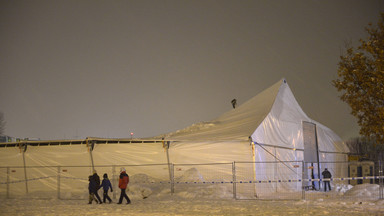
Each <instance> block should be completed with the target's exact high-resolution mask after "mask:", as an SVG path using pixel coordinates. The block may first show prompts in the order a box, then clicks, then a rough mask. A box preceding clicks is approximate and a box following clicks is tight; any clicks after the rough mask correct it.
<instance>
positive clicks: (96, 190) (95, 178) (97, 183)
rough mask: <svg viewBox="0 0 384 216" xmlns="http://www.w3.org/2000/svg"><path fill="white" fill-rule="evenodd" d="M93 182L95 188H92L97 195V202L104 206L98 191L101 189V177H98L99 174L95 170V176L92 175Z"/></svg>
mask: <svg viewBox="0 0 384 216" xmlns="http://www.w3.org/2000/svg"><path fill="white" fill-rule="evenodd" d="M91 181H94V183H93V184H94V185H95V186H94V187H93V188H92V190H93V191H92V192H93V193H94V194H95V196H96V198H97V200H98V201H99V204H102V202H101V199H100V196H99V193H98V190H99V189H100V187H101V186H100V177H99V175H97V172H96V170H93V175H92V178H91Z"/></svg>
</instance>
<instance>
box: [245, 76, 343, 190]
mask: <svg viewBox="0 0 384 216" xmlns="http://www.w3.org/2000/svg"><path fill="white" fill-rule="evenodd" d="M303 122H311V123H314V124H315V125H316V138H317V143H318V149H319V151H320V152H321V151H322V152H323V153H321V154H322V155H323V156H324V160H326V161H334V160H337V159H339V160H341V161H347V158H346V153H347V152H348V148H347V147H346V145H345V144H344V143H342V142H341V139H340V138H339V137H338V136H337V135H336V134H335V133H334V132H332V131H331V130H330V129H328V128H327V127H325V126H323V125H321V124H319V123H318V122H316V121H313V120H312V119H310V118H309V117H308V116H307V115H306V114H305V113H304V111H303V110H302V109H301V107H300V105H299V104H298V103H297V101H296V99H295V97H294V95H293V93H292V91H291V90H290V88H289V86H288V84H287V83H286V82H285V80H283V82H282V83H281V86H280V89H279V92H278V94H277V96H276V98H275V101H274V104H273V106H272V109H271V111H270V113H269V114H268V115H267V117H266V118H265V119H264V120H263V121H262V123H261V124H260V126H259V127H257V129H256V130H255V132H254V133H253V134H252V140H253V141H254V142H255V143H256V144H259V145H261V148H256V149H255V155H256V157H255V161H256V162H258V161H268V160H272V161H273V160H276V161H301V160H304V155H303V153H304V138H303V134H304V133H303ZM269 146H275V147H274V148H272V147H269ZM335 152H339V153H340V154H339V155H344V156H343V157H341V156H338V157H334V156H335V154H333V153H335ZM341 153H343V154H341ZM265 154H269V155H271V154H273V156H272V157H271V156H268V157H267V158H266V156H265ZM319 157H320V155H319ZM268 158H269V159H268ZM320 162H321V160H320ZM264 166H270V167H269V168H262V169H264V170H265V172H264V173H263V176H262V178H266V179H276V178H277V179H279V178H286V177H292V178H293V179H297V177H298V176H299V178H301V176H300V174H302V170H298V171H297V172H292V173H284V172H285V171H286V170H290V169H288V166H287V169H284V168H283V169H280V170H277V169H276V168H274V167H272V165H270V164H266V165H264ZM333 166H334V167H333V170H334V171H335V172H336V171H337V172H340V173H338V174H345V172H347V169H345V166H338V165H337V164H336V165H333ZM257 168H258V167H257ZM257 168H256V169H257ZM259 169H260V168H259ZM308 173H310V172H308ZM316 173H317V171H316ZM316 175H317V174H316ZM257 177H259V176H257ZM316 177H318V176H316ZM307 178H311V176H307ZM287 185H288V184H281V186H282V187H281V188H282V189H287V190H290V189H295V188H298V187H297V184H296V185H294V184H290V185H291V187H286V186H287ZM271 186H272V185H271ZM270 190H271V191H273V190H274V188H273V187H271V189H270Z"/></svg>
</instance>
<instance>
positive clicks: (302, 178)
mask: <svg viewBox="0 0 384 216" xmlns="http://www.w3.org/2000/svg"><path fill="white" fill-rule="evenodd" d="M301 167H302V171H301V198H302V199H303V200H305V188H304V185H305V183H304V177H305V163H304V161H301Z"/></svg>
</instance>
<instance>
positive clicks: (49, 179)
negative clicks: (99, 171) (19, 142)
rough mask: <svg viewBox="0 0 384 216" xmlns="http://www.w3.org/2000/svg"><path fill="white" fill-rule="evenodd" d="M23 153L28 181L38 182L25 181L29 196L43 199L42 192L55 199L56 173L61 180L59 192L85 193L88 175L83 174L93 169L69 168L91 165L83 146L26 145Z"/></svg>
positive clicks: (88, 154)
mask: <svg viewBox="0 0 384 216" xmlns="http://www.w3.org/2000/svg"><path fill="white" fill-rule="evenodd" d="M24 154H25V164H26V166H27V167H29V168H28V169H27V176H28V178H27V179H39V180H32V181H28V193H29V194H32V195H33V194H39V195H40V196H42V195H43V193H44V192H45V193H46V196H47V197H52V196H55V195H56V194H57V188H58V178H57V176H58V173H60V175H61V177H62V178H61V180H60V189H61V190H62V192H66V191H68V192H75V191H84V188H87V183H88V181H87V176H86V175H84V174H85V173H90V172H92V169H91V168H90V167H81V168H80V167H71V166H89V165H90V164H91V160H90V153H89V150H88V148H87V147H86V145H62V146H61V145H54V146H28V148H27V150H26V151H25V153H24ZM58 166H60V167H58ZM42 186H43V187H42ZM82 193H83V192H82Z"/></svg>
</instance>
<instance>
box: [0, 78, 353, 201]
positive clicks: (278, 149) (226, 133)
mask: <svg viewBox="0 0 384 216" xmlns="http://www.w3.org/2000/svg"><path fill="white" fill-rule="evenodd" d="M122 140H123V139H121V140H120V141H119V140H118V139H117V141H116V139H115V140H111V139H98V140H97V142H96V144H95V145H94V146H93V147H92V149H93V150H90V146H89V145H88V144H87V145H86V144H84V141H82V142H81V144H80V145H72V144H71V145H53V146H52V145H44V146H41V145H39V146H33V145H29V144H28V149H27V150H26V151H25V152H24V153H22V151H19V150H18V149H15V148H10V147H7V148H0V162H1V164H2V166H4V167H5V166H15V165H18V166H22V165H23V164H25V165H26V166H47V168H33V170H31V169H28V170H27V172H28V173H27V175H28V177H27V178H28V179H30V178H40V177H41V176H42V175H43V174H44V175H45V176H46V175H49V176H55V173H56V172H57V168H53V167H52V168H49V167H48V166H61V167H62V170H65V173H61V175H62V177H68V178H67V179H62V180H61V182H60V184H61V185H66V184H67V185H68V188H65V187H64V188H62V189H61V191H65V190H68V191H71V190H73V189H74V187H75V186H76V184H75V183H74V181H75V180H73V179H76V178H80V177H81V178H84V177H85V176H87V175H89V174H90V173H91V172H92V168H91V167H92V166H96V167H97V169H98V173H99V174H101V175H102V174H103V173H104V172H105V173H109V175H110V176H112V177H111V179H112V180H113V181H117V179H118V173H119V170H118V169H119V166H120V165H126V168H127V171H128V172H129V173H130V175H135V174H140V173H145V174H146V175H148V176H150V177H151V178H155V179H158V180H169V178H170V176H171V175H170V173H171V172H170V171H169V169H170V168H171V169H172V170H173V172H172V174H173V177H174V179H175V181H176V182H177V181H184V180H185V176H186V175H189V174H190V175H192V176H190V177H191V178H192V181H194V182H196V181H198V182H201V181H203V182H205V181H207V182H214V181H218V182H231V181H233V180H234V176H235V177H236V181H238V182H239V181H244V182H250V181H278V180H280V181H284V183H279V184H277V183H275V184H271V183H258V184H251V183H248V184H238V185H237V186H236V187H237V193H238V194H242V193H243V194H244V196H247V195H246V194H248V195H249V192H250V191H253V193H252V195H250V196H255V195H256V196H259V197H260V196H262V195H263V194H270V193H274V192H278V193H280V194H281V192H285V191H287V192H290V191H300V190H301V187H302V183H301V182H295V181H293V182H286V181H290V180H297V179H302V178H312V177H317V176H318V173H319V172H321V171H320V169H323V168H325V167H327V168H328V169H329V170H330V171H331V172H332V174H333V176H334V177H337V176H340V177H345V176H346V175H347V171H348V169H347V167H345V166H344V165H343V164H342V163H338V164H325V165H324V164H322V165H321V166H319V164H321V163H323V162H334V161H337V162H342V161H347V153H348V152H349V150H348V148H347V147H346V145H345V144H344V143H343V142H342V141H341V139H340V138H339V137H338V136H337V135H336V134H335V133H334V132H332V131H331V130H330V129H329V128H327V127H325V126H324V125H322V124H320V123H318V122H316V121H314V120H312V119H310V118H309V117H308V116H307V115H306V114H305V113H304V111H303V110H302V109H301V107H300V106H299V104H298V103H297V101H296V99H295V97H294V95H293V93H292V92H291V90H290V88H289V86H288V84H287V82H286V81H285V80H284V79H282V80H280V81H279V82H277V83H275V84H274V85H272V86H271V87H269V88H268V89H266V90H264V91H263V92H261V93H259V94H258V95H256V96H255V97H253V98H251V99H250V100H249V101H247V102H245V103H244V104H242V105H240V106H238V107H236V109H232V110H230V111H229V112H227V113H224V114H223V115H221V116H220V117H218V118H216V119H214V120H212V121H207V122H201V123H197V124H194V125H192V126H190V127H187V128H185V129H182V130H178V131H176V132H172V133H168V134H163V135H160V136H157V137H151V138H147V139H135V140H136V141H140V140H145V142H144V141H143V142H121V141H122ZM125 141H127V140H125ZM41 143H44V141H42V142H41ZM297 161H299V162H297ZM301 161H305V162H306V163H304V165H303V163H302V162H301ZM319 162H320V163H319ZM169 163H170V164H174V166H173V167H171V166H168V165H167V164H169ZM143 164H145V165H148V166H144V167H143V166H136V165H143ZM79 165H81V166H88V167H87V168H82V167H80V168H75V167H71V166H79ZM103 165H106V166H105V167H103ZM111 165H112V166H113V168H112V170H111ZM128 165H135V166H128ZM233 167H236V170H235V175H234V171H233ZM308 168H311V169H308ZM191 169H192V170H195V171H196V170H197V172H195V176H193V172H192V173H191V172H190V170H191ZM6 172H7V171H6V169H5V168H3V169H1V168H0V175H1V177H4V178H2V179H5V178H6V176H7V174H6ZM196 173H198V174H197V176H196ZM312 174H314V176H312ZM25 176H26V175H25V173H23V171H22V169H21V168H20V170H19V171H18V170H16V171H15V172H13V173H11V175H10V179H11V180H12V179H13V180H18V179H23V178H25ZM71 178H73V179H71ZM189 180H191V179H189ZM44 181H45V183H44V184H45V185H46V186H49V187H51V188H54V187H55V186H56V185H57V182H56V179H55V178H50V179H46V180H44ZM20 184H23V183H20ZM31 184H32V183H31ZM84 184H87V181H86V180H85V181H83V184H82V185H80V186H78V187H79V189H81V188H82V189H84V187H85V186H84ZM32 185H33V184H32ZM36 187H38V185H36ZM175 187H176V188H177V187H179V185H178V184H176V185H175ZM225 187H226V188H227V189H228V190H232V184H226V185H225ZM15 188H23V187H20V186H18V187H15ZM2 190H5V189H4V188H1V187H0V191H2ZM29 190H30V191H31V190H33V186H31V185H30V186H29ZM36 190H38V189H36ZM116 191H118V190H116Z"/></svg>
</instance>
